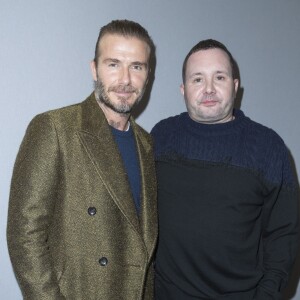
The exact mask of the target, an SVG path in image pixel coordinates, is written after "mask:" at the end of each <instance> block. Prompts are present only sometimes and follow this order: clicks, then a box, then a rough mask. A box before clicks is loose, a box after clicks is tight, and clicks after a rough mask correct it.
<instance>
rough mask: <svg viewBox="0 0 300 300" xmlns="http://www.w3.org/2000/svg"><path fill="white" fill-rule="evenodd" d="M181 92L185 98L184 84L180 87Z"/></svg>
mask: <svg viewBox="0 0 300 300" xmlns="http://www.w3.org/2000/svg"><path fill="white" fill-rule="evenodd" d="M180 92H181V95H182V96H183V97H184V84H183V83H182V84H181V85H180Z"/></svg>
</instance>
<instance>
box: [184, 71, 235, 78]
mask: <svg viewBox="0 0 300 300" xmlns="http://www.w3.org/2000/svg"><path fill="white" fill-rule="evenodd" d="M215 74H227V75H229V73H228V72H227V71H216V72H215ZM203 75H204V74H203V73H202V72H195V73H192V74H191V75H190V76H189V78H192V77H195V76H203Z"/></svg>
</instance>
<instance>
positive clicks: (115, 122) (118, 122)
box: [97, 100, 130, 131]
mask: <svg viewBox="0 0 300 300" xmlns="http://www.w3.org/2000/svg"><path fill="white" fill-rule="evenodd" d="M97 103H98V105H99V106H100V108H101V109H102V111H103V113H104V115H105V118H106V120H107V122H108V124H109V125H110V126H112V127H114V128H115V129H118V130H122V131H126V130H128V128H129V117H130V114H120V113H117V112H115V111H113V110H112V109H111V108H109V107H107V106H106V105H105V104H103V103H102V102H100V101H98V100H97Z"/></svg>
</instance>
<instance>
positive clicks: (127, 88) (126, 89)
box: [108, 85, 139, 94]
mask: <svg viewBox="0 0 300 300" xmlns="http://www.w3.org/2000/svg"><path fill="white" fill-rule="evenodd" d="M108 92H115V93H135V94H138V92H139V91H138V89H136V88H135V87H133V86H132V85H118V86H112V87H110V88H108Z"/></svg>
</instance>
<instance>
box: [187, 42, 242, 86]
mask: <svg viewBox="0 0 300 300" xmlns="http://www.w3.org/2000/svg"><path fill="white" fill-rule="evenodd" d="M208 49H221V50H223V51H224V52H226V53H227V55H228V56H229V61H230V65H231V69H232V77H233V78H234V79H236V78H237V74H236V67H235V62H234V59H233V57H232V55H231V53H230V52H229V50H228V49H227V48H226V46H225V45H224V44H222V43H221V42H219V41H216V40H213V39H208V40H203V41H200V42H199V43H198V44H196V45H195V46H194V47H193V48H192V49H191V50H190V52H189V53H188V54H187V56H186V57H185V59H184V61H183V65H182V80H183V83H185V79H186V74H185V72H186V65H187V61H188V59H189V58H190V56H191V55H192V54H193V53H196V52H198V51H201V50H208Z"/></svg>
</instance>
